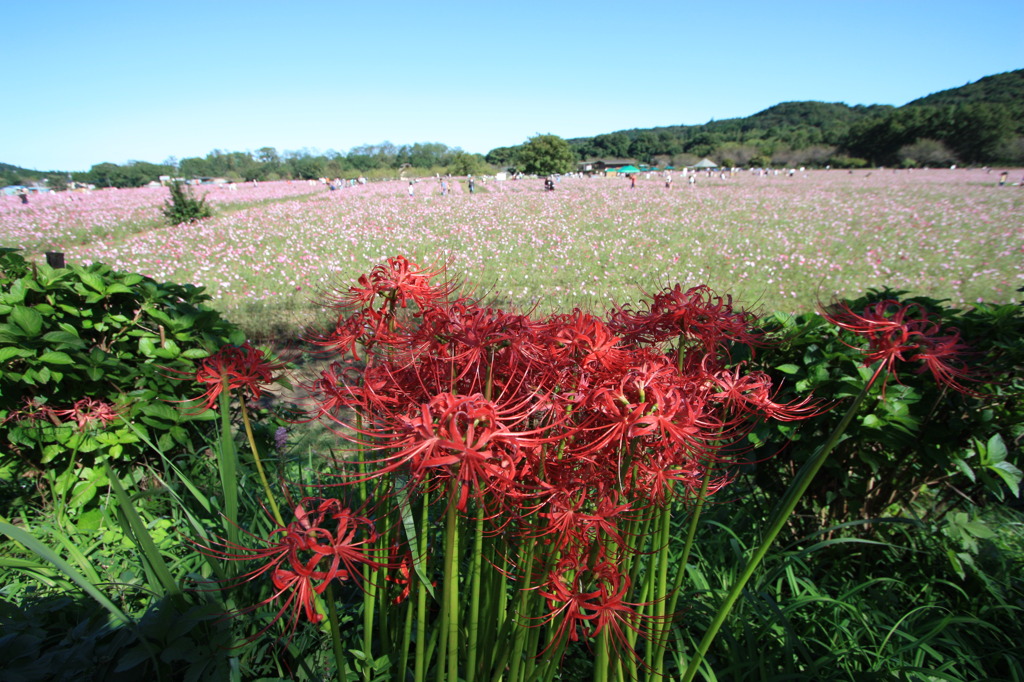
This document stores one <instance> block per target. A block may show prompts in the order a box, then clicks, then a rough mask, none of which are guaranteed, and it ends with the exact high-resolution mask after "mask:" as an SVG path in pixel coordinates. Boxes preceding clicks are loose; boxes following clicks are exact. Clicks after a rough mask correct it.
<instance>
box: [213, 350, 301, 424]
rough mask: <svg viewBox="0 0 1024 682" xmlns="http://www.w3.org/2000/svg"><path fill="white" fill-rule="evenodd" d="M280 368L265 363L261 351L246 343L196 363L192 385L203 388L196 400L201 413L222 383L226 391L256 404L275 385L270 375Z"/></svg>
mask: <svg viewBox="0 0 1024 682" xmlns="http://www.w3.org/2000/svg"><path fill="white" fill-rule="evenodd" d="M284 366H285V364H284V363H281V362H271V361H270V360H268V359H266V358H265V357H264V354H263V351H261V350H258V349H256V348H253V347H252V346H251V345H249V342H248V341H247V342H245V343H244V344H242V345H241V346H224V347H223V348H221V349H220V350H219V351H217V352H216V353H214V354H213V355H211V356H210V357H208V358H205V359H204V360H203V361H202V362H201V363H200V365H199V369H198V370H197V371H196V381H198V382H199V383H201V384H205V385H206V391H205V392H204V393H203V394H202V395H201V396H199V398H197V400H202V403H201V407H202V410H208V409H210V408H211V407H213V406H214V405H216V404H217V399H218V397H219V396H220V394H221V391H223V390H224V386H225V379H226V380H227V381H226V385H227V388H228V390H229V391H233V390H239V391H241V392H242V395H243V397H249V398H251V399H253V400H259V398H260V396H262V395H263V389H264V388H265V387H266V386H267V385H269V384H272V383H273V382H274V381H275V378H276V377H275V376H274V373H275V372H277V371H279V370H281V369H283V368H284ZM202 410H200V411H202Z"/></svg>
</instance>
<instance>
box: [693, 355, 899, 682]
mask: <svg viewBox="0 0 1024 682" xmlns="http://www.w3.org/2000/svg"><path fill="white" fill-rule="evenodd" d="M884 368H885V365H884V364H883V363H879V365H878V366H877V367H876V368H875V371H874V373H873V374H872V375H871V378H870V379H869V380H868V382H867V383H866V384H865V385H864V388H862V389H861V391H860V393H858V394H857V397H856V398H854V399H853V403H851V404H850V407H849V408H847V410H846V414H844V415H843V419H842V420H841V421H840V422H839V424H838V425H837V426H836V428H835V429H834V430H833V431H832V433H831V434H829V437H828V439H827V440H826V441H825V442H824V443H823V444H822V446H821V447H820V448H818V450H817V451H816V452H815V453H814V456H812V457H811V458H810V459H809V460H807V462H806V463H805V464H804V465H803V467H801V469H800V471H799V472H797V475H796V478H794V479H793V482H792V483H791V484H790V486H789V489H788V490H787V491H786V495H785V497H783V498H782V501H781V502H780V504H779V507H778V508H777V509H776V511H775V514H774V516H773V517H772V521H771V523H770V524H769V526H768V530H767V532H766V533H765V536H764V539H763V540H762V541H761V545H760V546H759V547H758V548H757V550H756V551H755V552H754V554H753V555H752V556H751V557H750V560H749V561H748V562H747V566H746V568H744V569H743V573H741V574H740V576H739V578H737V579H736V582H735V583H733V586H732V588H731V589H730V590H729V594H728V595H726V598H725V601H724V602H722V605H721V606H720V607H719V609H718V612H717V613H716V614H715V618H714V620H713V621H711V625H710V626H708V629H707V631H706V632H705V633H704V637H703V639H701V641H700V644H699V645H698V646H697V651H696V652H695V653H694V656H693V658H692V659H690V664H689V666H688V667H687V668H686V673H685V674H684V675H683V677H682V678H681V679H680V682H691V680H693V678H694V676H695V675H696V674H697V669H698V668H699V667H700V664H701V661H703V660H704V656H705V655H706V654H707V652H708V649H709V648H711V643H712V642H713V641H714V639H715V636H716V635H717V634H718V631H719V630H720V629H721V628H722V625H723V624H724V623H725V619H726V618H727V617H728V616H729V612H730V611H732V607H733V606H734V605H735V604H736V601H737V600H738V599H739V597H740V594H742V593H743V588H744V587H746V585H747V582H749V581H750V578H751V577H752V576H753V575H754V571H756V570H757V567H758V566H759V565H760V564H761V561H762V559H764V557H765V555H766V554H767V553H768V550H769V549H771V546H772V544H773V543H774V542H775V538H776V537H778V535H779V533H780V532H781V531H782V528H783V527H784V526H785V525H786V522H787V521H788V520H789V517H790V515H791V514H792V513H793V510H794V509H796V505H797V503H798V502H799V501H800V498H801V497H803V494H804V493H805V492H807V488H808V487H809V486H810V485H811V481H812V480H813V479H814V477H815V475H817V473H818V471H819V470H820V469H821V467H822V465H823V464H824V463H825V460H826V459H827V458H828V455H829V453H831V452H832V450H833V449H834V448H835V446H836V445H837V444H838V443H839V441H840V439H841V438H842V436H843V434H844V433H845V432H846V429H847V427H849V425H850V422H851V421H852V420H853V417H854V415H856V414H857V411H858V410H859V409H860V406H861V403H863V402H864V399H865V398H866V397H867V395H868V392H869V391H870V390H871V387H872V386H873V385H874V383H875V381H876V380H877V379H878V377H879V376H881V374H882V370H883V369H884Z"/></svg>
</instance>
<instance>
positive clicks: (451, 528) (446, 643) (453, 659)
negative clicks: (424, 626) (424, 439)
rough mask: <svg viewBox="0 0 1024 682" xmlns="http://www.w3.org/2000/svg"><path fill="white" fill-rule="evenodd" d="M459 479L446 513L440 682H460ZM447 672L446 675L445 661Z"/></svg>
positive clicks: (453, 485) (454, 486)
mask: <svg viewBox="0 0 1024 682" xmlns="http://www.w3.org/2000/svg"><path fill="white" fill-rule="evenodd" d="M458 483H459V482H458V479H453V480H452V484H451V494H450V496H449V499H448V502H447V511H446V512H445V529H444V530H445V536H444V588H443V590H442V593H441V617H440V619H439V621H438V627H439V628H440V642H439V644H438V653H437V682H446V680H458V679H459V678H458V670H459V651H458V648H459V642H458V634H459V617H458V614H459V595H458V587H459V561H458V557H457V556H456V552H457V550H458V523H459V516H458V510H457V509H456V508H455V500H457V499H458V494H459V489H458ZM446 661H447V673H448V676H447V677H446V676H445V669H446V666H445V662H446Z"/></svg>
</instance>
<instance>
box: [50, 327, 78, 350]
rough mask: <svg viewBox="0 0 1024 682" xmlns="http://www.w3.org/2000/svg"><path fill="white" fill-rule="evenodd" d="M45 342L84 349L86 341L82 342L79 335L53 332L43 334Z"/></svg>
mask: <svg viewBox="0 0 1024 682" xmlns="http://www.w3.org/2000/svg"><path fill="white" fill-rule="evenodd" d="M43 340H44V341H49V342H50V343H59V344H64V345H66V346H71V347H73V348H84V347H85V341H82V339H81V337H79V336H78V334H71V333H69V332H67V331H52V332H47V333H45V334H43Z"/></svg>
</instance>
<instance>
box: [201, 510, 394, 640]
mask: <svg viewBox="0 0 1024 682" xmlns="http://www.w3.org/2000/svg"><path fill="white" fill-rule="evenodd" d="M294 516H295V520H294V521H292V522H291V523H289V524H288V525H287V526H285V527H283V528H278V529H276V530H274V531H273V532H272V533H271V534H270V536H269V537H268V538H267V539H265V540H262V539H261V540H260V542H261V543H262V544H263V546H262V547H245V546H241V545H234V544H232V543H228V542H223V543H222V544H223V545H224V549H216V548H212V547H203V548H202V550H203V551H205V552H206V553H208V554H210V555H212V556H215V557H217V558H220V559H225V560H229V561H259V562H261V565H260V566H257V567H256V568H254V569H253V570H251V571H249V572H248V573H246V574H244V575H243V576H242V577H243V579H245V580H253V579H255V578H258V577H259V576H261V575H263V574H265V573H270V575H271V581H272V583H273V585H274V589H275V592H274V594H272V595H271V596H270V597H268V598H267V599H266V600H264V601H263V602H261V604H260V605H262V604H269V603H271V602H275V601H277V600H279V599H280V598H282V597H284V603H283V604H282V606H281V608H280V609H279V610H278V612H277V614H276V615H275V617H274V619H273V620H274V621H277V620H279V619H280V618H281V617H282V616H283V615H284V614H285V613H287V612H288V611H289V610H290V611H291V613H292V615H291V618H290V619H289V620H290V626H291V627H290V629H291V630H294V629H295V627H296V626H297V624H298V620H299V617H300V615H302V614H305V616H306V619H307V620H308V621H310V622H312V623H319V622H320V621H321V620H322V619H323V616H322V615H321V614H320V613H318V612H317V609H316V596H317V595H321V594H323V592H324V590H326V589H327V586H328V585H329V584H330V582H331V581H332V580H338V581H339V582H344V581H348V580H356V581H358V580H359V579H360V577H361V576H360V567H361V566H363V565H368V566H371V567H374V568H379V567H381V566H385V565H386V564H383V563H380V562H378V561H376V560H374V559H373V558H372V557H373V550H372V549H370V548H369V545H370V544H372V543H373V542H374V541H375V540H376V539H377V532H376V530H375V527H374V524H373V521H371V520H370V519H368V518H365V517H362V516H357V515H355V514H353V513H352V511H351V510H349V509H347V508H345V507H343V506H342V505H341V503H340V502H339V501H338V500H334V499H323V498H317V497H307V498H304V499H302V500H301V501H300V502H299V503H298V504H297V505H296V507H295V510H294ZM257 606H259V605H257ZM254 608H255V607H254ZM268 627H269V626H268Z"/></svg>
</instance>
